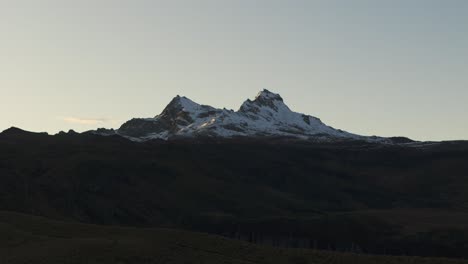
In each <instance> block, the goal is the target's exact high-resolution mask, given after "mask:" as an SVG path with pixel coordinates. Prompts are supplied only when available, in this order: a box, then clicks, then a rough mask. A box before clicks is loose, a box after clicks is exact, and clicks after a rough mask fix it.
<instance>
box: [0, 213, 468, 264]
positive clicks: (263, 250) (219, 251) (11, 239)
mask: <svg viewBox="0 0 468 264" xmlns="http://www.w3.org/2000/svg"><path fill="white" fill-rule="evenodd" d="M0 263H2V264H30V263H33V264H159V263H165V264H186V263H190V264H192V263H194V264H197V263H200V264H202V263H203V264H219V263H231V264H255V263H256V264H276V263H278V264H335V263H337V264H338V263H359V264H397V263H399V264H400V263H403V264H405V263H407V264H410V263H411V264H412V263H421V264H461V263H466V261H462V260H453V259H443V258H419V257H389V256H370V255H357V254H352V253H337V252H329V251H316V250H310V249H285V248H273V247H269V246H259V245H255V244H252V243H246V242H241V241H236V240H229V239H226V238H223V237H220V236H213V235H208V234H202V233H194V232H188V231H181V230H174V229H160V228H159V229H142V228H131V227H126V228H124V227H111V226H97V225H89V224H77V223H70V222H60V221H51V220H48V219H45V218H42V217H32V216H27V215H22V214H18V213H11V212H1V211H0Z"/></svg>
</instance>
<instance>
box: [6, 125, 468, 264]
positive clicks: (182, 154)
mask: <svg viewBox="0 0 468 264" xmlns="http://www.w3.org/2000/svg"><path fill="white" fill-rule="evenodd" d="M467 161H468V144H467V143H466V142H445V143H436V144H429V143H427V144H422V143H411V144H409V145H380V144H369V143H363V142H342V143H334V144H318V143H306V142H302V141H291V140H287V139H279V138H277V139H271V140H265V141H259V140H248V139H233V140H222V141H216V140H198V141H195V142H194V141H191V142H187V141H181V140H178V141H169V142H163V141H152V142H146V143H144V144H141V143H134V142H130V141H128V140H125V139H123V138H120V137H114V136H110V137H101V136H95V135H86V134H74V133H69V134H60V135H56V136H48V135H45V134H34V133H28V132H24V131H20V130H15V129H11V130H8V131H6V132H4V133H2V134H0V194H1V196H0V209H2V210H9V211H18V212H23V213H27V214H35V215H42V216H46V217H50V218H55V219H60V220H67V221H69V220H72V221H80V222H84V223H94V224H117V225H127V226H140V227H168V228H182V229H186V230H192V231H200V232H208V233H213V234H219V235H223V236H225V237H230V238H236V239H240V240H245V241H251V242H254V243H258V244H263V245H271V246H276V247H301V248H317V249H330V250H337V251H346V252H357V253H373V254H394V255H420V256H445V257H468V253H467V252H468V231H467V230H468V225H467V224H466V223H468V208H467V205H468V194H467V192H466V190H467V189H468V173H467V172H468V162H467Z"/></svg>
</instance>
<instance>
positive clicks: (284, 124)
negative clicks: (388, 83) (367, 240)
mask: <svg viewBox="0 0 468 264" xmlns="http://www.w3.org/2000/svg"><path fill="white" fill-rule="evenodd" d="M95 133H97V134H101V135H111V134H118V135H121V136H124V137H126V138H129V139H131V140H135V141H146V140H151V139H165V140H167V139H172V138H181V137H185V138H193V137H218V138H232V137H290V138H298V139H305V140H319V141H330V140H347V139H350V140H367V141H374V142H375V141H378V142H385V141H387V139H385V138H378V137H364V136H359V135H355V134H351V133H348V132H345V131H342V130H339V129H334V128H332V127H330V126H327V125H325V124H324V123H322V121H320V119H318V118H316V117H313V116H309V115H305V114H301V113H296V112H293V111H291V110H290V109H289V107H288V106H287V105H286V104H285V103H284V101H283V98H281V96H280V95H279V94H275V93H272V92H270V91H268V90H266V89H265V90H263V91H261V92H260V93H258V95H257V96H256V97H255V99H254V100H250V99H249V100H247V101H245V102H244V103H243V104H242V106H241V107H240V109H239V110H238V111H233V110H227V109H217V108H214V107H211V106H207V105H200V104H197V103H195V102H193V101H192V100H190V99H188V98H186V97H183V96H177V97H175V98H174V99H172V101H171V102H170V103H169V104H168V105H167V106H166V108H165V109H164V110H163V112H162V113H161V114H159V115H157V116H155V117H153V118H134V119H132V120H129V121H127V122H125V123H124V124H123V125H122V126H121V127H120V128H119V129H118V130H115V131H109V130H98V131H95Z"/></svg>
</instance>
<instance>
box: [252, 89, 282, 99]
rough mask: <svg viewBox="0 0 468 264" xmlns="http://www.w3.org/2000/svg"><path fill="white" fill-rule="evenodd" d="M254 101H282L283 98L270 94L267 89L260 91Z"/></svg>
mask: <svg viewBox="0 0 468 264" xmlns="http://www.w3.org/2000/svg"><path fill="white" fill-rule="evenodd" d="M255 100H268V101H281V102H282V101H283V98H282V97H281V95H279V94H276V93H273V92H270V91H269V90H267V89H263V91H260V92H259V93H258V94H257V96H256V97H255Z"/></svg>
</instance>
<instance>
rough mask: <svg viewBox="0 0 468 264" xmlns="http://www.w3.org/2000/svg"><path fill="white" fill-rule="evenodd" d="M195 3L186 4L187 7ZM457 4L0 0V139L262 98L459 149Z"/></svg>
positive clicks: (466, 57)
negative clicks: (180, 105) (189, 104)
mask: <svg viewBox="0 0 468 264" xmlns="http://www.w3.org/2000/svg"><path fill="white" fill-rule="evenodd" d="M195 2H196V3H195ZM467 13H468V2H467V1H461V0H451V1H435V0H428V1H423V0H412V1H403V0H397V1H386V2H383V1H379V2H378V3H377V2H376V1H370V0H357V1H352V3H351V1H301V0H296V1H276V0H273V1H271V0H270V1H243V0H242V1H241V0H239V1H223V2H221V1H213V0H200V1H188V0H186V1H182V0H174V1H170V2H168V1H147V0H134V1H118V0H117V1H107V0H95V1H90V0H84V1H79V2H78V1H71V0H69V1H63V0H62V1H58V0H44V1H40V3H39V2H38V1H33V0H29V1H28V0H18V1H14V2H11V1H9V2H7V1H1V0H0V22H1V23H0V29H1V31H0V32H1V33H2V42H0V56H1V58H2V60H1V62H0V71H1V75H0V91H1V97H0V98H1V100H0V131H2V130H4V129H7V128H9V127H11V126H16V127H19V128H22V129H25V130H30V131H38V132H39V131H46V132H49V133H52V134H53V133H57V132H58V131H60V130H64V131H67V130H69V129H74V130H76V131H85V130H90V129H95V128H98V127H106V128H117V127H119V126H120V125H121V124H122V123H123V122H125V121H126V120H129V119H131V118H133V117H153V116H155V115H157V114H159V113H160V112H161V111H162V110H163V108H164V107H165V106H166V105H167V104H168V103H169V101H170V100H171V99H172V98H173V97H174V96H176V95H184V96H187V97H188V98H190V99H192V100H194V101H195V102H197V103H200V104H207V105H211V106H213V107H217V108H223V107H226V108H229V109H234V110H237V109H238V108H239V106H240V105H241V104H242V102H244V101H245V100H246V99H247V98H250V99H252V98H254V97H255V95H256V94H257V93H258V92H259V91H260V90H262V89H264V88H267V89H269V90H270V91H272V92H275V93H279V94H281V96H282V97H283V98H284V100H285V103H286V104H287V105H288V106H289V107H290V108H291V109H292V110H294V111H296V112H301V113H305V114H309V115H312V116H316V117H318V118H320V119H321V120H322V121H323V122H324V123H326V124H328V125H330V126H333V127H335V128H339V129H343V130H346V131H349V132H352V133H357V134H362V135H379V136H407V137H410V138H413V139H417V140H451V139H464V140H468V122H467V121H466V119H467V117H466V114H467V113H468V103H467V102H468V34H467V33H466V25H468V16H467V15H466V14H467Z"/></svg>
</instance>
